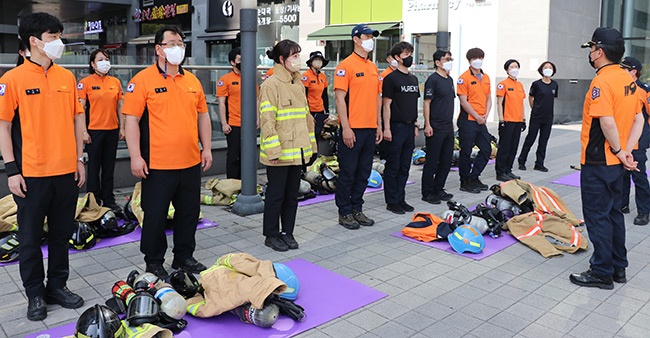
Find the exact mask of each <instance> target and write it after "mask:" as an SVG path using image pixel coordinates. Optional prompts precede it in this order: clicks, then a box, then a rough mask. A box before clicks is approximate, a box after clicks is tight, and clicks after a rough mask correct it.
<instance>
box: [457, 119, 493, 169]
mask: <svg viewBox="0 0 650 338" xmlns="http://www.w3.org/2000/svg"><path fill="white" fill-rule="evenodd" d="M457 124H458V139H459V140H458V141H459V143H460V154H459V158H458V174H459V175H460V180H461V181H467V180H477V179H478V177H479V176H481V173H482V172H483V169H485V166H486V165H487V163H488V160H489V159H490V154H491V153H492V147H491V146H490V132H488V129H487V126H486V125H484V124H478V123H476V121H469V120H458V122H457ZM474 145H476V146H478V148H479V152H478V154H477V155H476V158H474V164H473V165H472V161H471V158H470V157H471V155H472V148H473V147H474Z"/></svg>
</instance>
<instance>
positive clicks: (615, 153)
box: [609, 147, 621, 155]
mask: <svg viewBox="0 0 650 338" xmlns="http://www.w3.org/2000/svg"><path fill="white" fill-rule="evenodd" d="M609 151H611V152H612V154H614V155H617V154H618V153H620V152H621V148H618V150H614V148H612V147H609Z"/></svg>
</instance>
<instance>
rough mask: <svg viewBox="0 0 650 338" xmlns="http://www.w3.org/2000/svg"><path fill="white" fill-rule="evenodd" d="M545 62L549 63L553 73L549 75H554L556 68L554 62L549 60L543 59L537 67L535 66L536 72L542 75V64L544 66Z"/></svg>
mask: <svg viewBox="0 0 650 338" xmlns="http://www.w3.org/2000/svg"><path fill="white" fill-rule="evenodd" d="M547 64H548V65H551V68H553V74H552V75H551V76H553V75H555V72H556V71H557V68H555V64H554V63H553V62H551V61H544V62H542V64H541V65H539V68H537V72H538V73H539V75H541V76H544V73H543V70H544V66H546V65H547Z"/></svg>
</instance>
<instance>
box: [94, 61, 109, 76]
mask: <svg viewBox="0 0 650 338" xmlns="http://www.w3.org/2000/svg"><path fill="white" fill-rule="evenodd" d="M95 66H96V67H97V68H96V69H97V71H98V72H100V73H102V74H106V73H108V71H109V70H110V69H111V62H110V61H108V60H102V61H97V62H95Z"/></svg>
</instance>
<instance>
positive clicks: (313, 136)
mask: <svg viewBox="0 0 650 338" xmlns="http://www.w3.org/2000/svg"><path fill="white" fill-rule="evenodd" d="M309 142H316V136H315V135H314V133H313V132H310V133H309Z"/></svg>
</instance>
